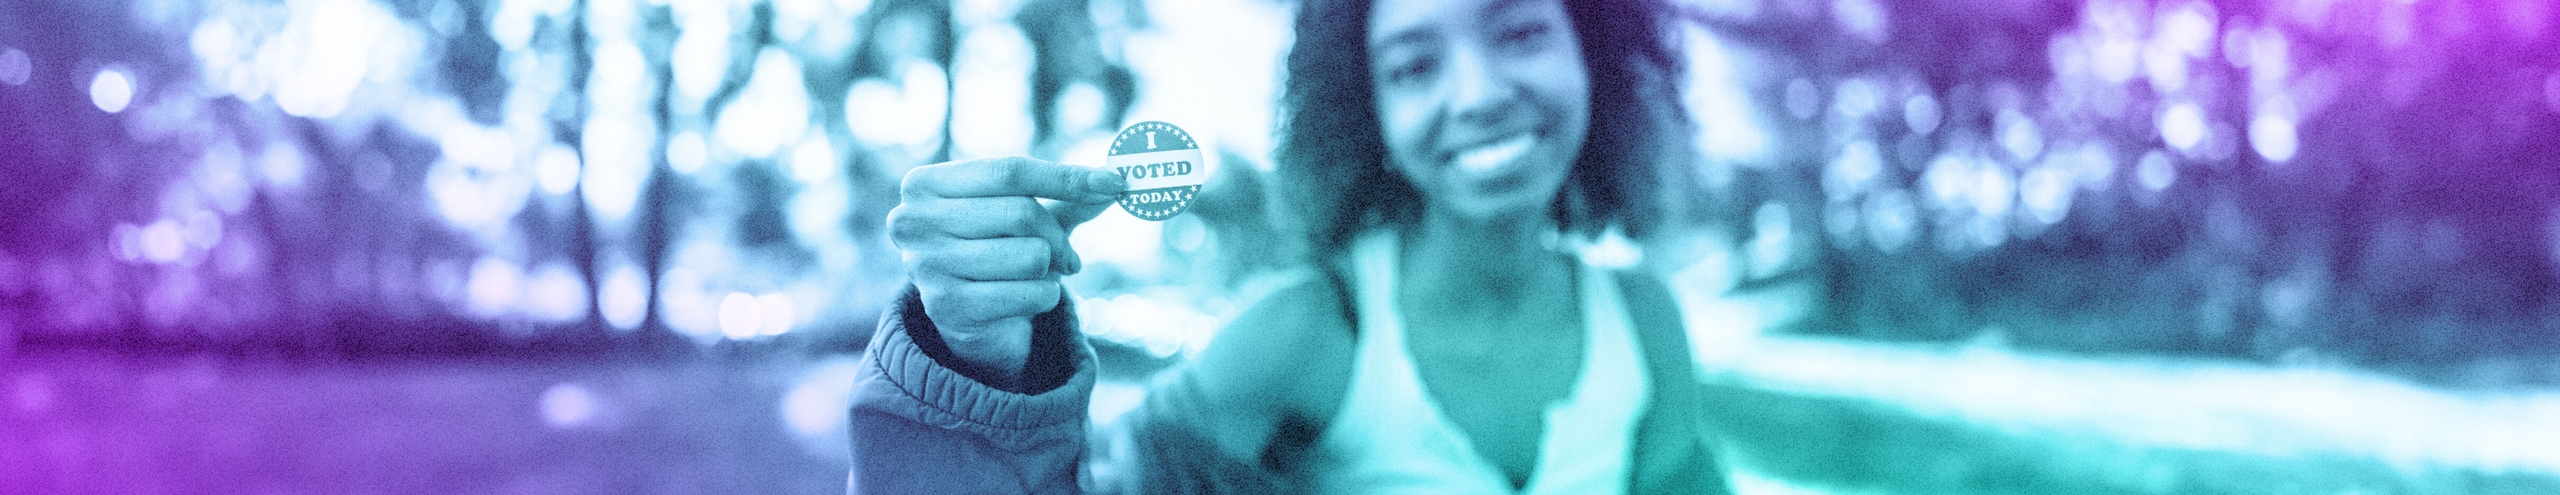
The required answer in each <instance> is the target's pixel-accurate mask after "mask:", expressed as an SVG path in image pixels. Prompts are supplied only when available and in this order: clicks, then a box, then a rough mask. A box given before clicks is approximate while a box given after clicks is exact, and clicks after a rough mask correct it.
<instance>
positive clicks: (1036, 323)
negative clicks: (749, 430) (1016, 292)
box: [846, 288, 1094, 494]
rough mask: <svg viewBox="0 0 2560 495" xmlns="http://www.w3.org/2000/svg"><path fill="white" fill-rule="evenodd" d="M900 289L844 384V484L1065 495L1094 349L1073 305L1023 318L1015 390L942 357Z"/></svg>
mask: <svg viewBox="0 0 2560 495" xmlns="http://www.w3.org/2000/svg"><path fill="white" fill-rule="evenodd" d="M922 306H923V305H922V303H921V301H920V298H919V297H918V296H917V294H916V291H915V290H914V289H912V288H910V289H909V290H908V291H906V293H905V294H904V295H903V296H901V297H900V298H899V302H898V304H897V305H896V306H895V307H893V308H892V309H891V310H890V311H889V314H887V315H886V316H883V317H882V318H881V321H880V327H879V329H878V332H876V333H874V334H873V335H872V337H871V344H870V346H869V348H868V349H867V350H866V351H865V352H864V354H863V358H862V364H861V366H862V371H861V374H860V376H859V377H858V378H857V379H856V380H855V381H854V396H853V410H852V417H851V421H852V423H851V433H852V437H853V438H852V441H853V469H852V473H851V474H850V475H849V476H848V477H847V478H848V479H847V480H846V485H847V486H846V492H847V493H853V494H904V493H955V494H956V493H1004V494H1014V493H1076V492H1078V491H1079V490H1078V486H1077V485H1078V482H1077V471H1078V462H1077V461H1078V460H1079V458H1080V457H1081V456H1082V454H1083V453H1084V448H1085V437H1084V435H1085V418H1086V416H1087V414H1086V411H1087V409H1088V404H1089V402H1090V400H1091V397H1092V392H1093V382H1094V358H1093V352H1092V350H1091V349H1090V348H1089V347H1087V346H1086V344H1085V342H1084V339H1083V337H1081V336H1078V335H1077V334H1076V331H1075V328H1074V326H1073V324H1072V322H1073V321H1075V318H1074V312H1073V311H1074V310H1073V307H1072V305H1070V304H1066V303H1064V302H1061V303H1060V304H1059V305H1058V307H1057V308H1054V309H1051V310H1049V311H1047V312H1044V313H1041V314H1040V315H1038V316H1036V317H1033V318H1031V327H1032V328H1031V333H1032V335H1031V339H1030V341H1031V342H1030V343H1031V345H1030V349H1029V352H1028V354H1029V355H1028V356H1027V358H1028V361H1029V362H1030V363H1031V364H1032V365H1031V366H1026V367H1025V368H1024V369H1023V371H1022V373H1021V377H1020V378H1021V379H1020V380H1019V382H1020V383H1019V385H1020V386H1017V387H997V386H993V385H988V383H994V382H1002V381H1011V380H997V379H994V378H993V377H991V376H989V373H988V372H986V371H983V370H971V368H972V367H971V366H969V365H966V364H962V363H965V362H966V361H964V360H961V359H958V358H955V357H954V356H952V355H951V351H950V348H949V346H948V345H946V344H945V343H944V342H943V339H942V336H941V334H940V332H939V331H938V329H937V328H935V327H934V325H933V321H932V320H931V319H929V318H926V317H925V316H924V314H923V308H922Z"/></svg>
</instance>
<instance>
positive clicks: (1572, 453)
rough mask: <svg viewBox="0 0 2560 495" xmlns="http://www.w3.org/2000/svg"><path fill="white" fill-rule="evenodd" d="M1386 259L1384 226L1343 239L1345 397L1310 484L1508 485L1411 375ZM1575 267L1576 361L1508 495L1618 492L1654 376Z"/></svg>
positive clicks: (1356, 487)
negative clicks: (1353, 320) (1523, 477)
mask: <svg viewBox="0 0 2560 495" xmlns="http://www.w3.org/2000/svg"><path fill="white" fill-rule="evenodd" d="M1396 255H1397V249H1396V241H1395V237H1394V236H1393V235H1392V234H1387V233H1379V234H1372V235H1368V236H1365V237H1363V238H1361V239H1360V240H1359V241H1357V243H1356V244H1355V245H1353V247H1352V257H1353V258H1352V259H1353V263H1354V266H1353V269H1352V271H1353V274H1352V275H1353V279H1354V280H1353V282H1352V285H1353V289H1352V293H1353V301H1354V302H1353V304H1355V305H1357V306H1358V309H1359V318H1360V321H1359V325H1360V327H1359V331H1360V333H1359V337H1358V343H1357V344H1356V346H1357V348H1358V349H1357V350H1356V351H1354V352H1356V353H1357V356H1356V357H1355V358H1354V363H1353V365H1352V370H1351V386H1350V387H1349V388H1350V391H1349V396H1348V397H1347V398H1346V400H1344V401H1343V406H1342V407H1343V408H1342V411H1341V412H1340V413H1339V414H1336V415H1334V417H1333V421H1332V424H1330V425H1328V426H1326V427H1325V431H1324V433H1323V434H1322V436H1320V437H1319V440H1318V441H1319V442H1321V443H1320V444H1319V448H1320V449H1322V453H1323V455H1324V456H1326V457H1329V458H1330V459H1331V460H1332V461H1333V462H1327V463H1326V464H1325V465H1324V466H1323V467H1321V468H1317V469H1316V470H1315V471H1316V473H1315V481H1316V485H1317V486H1318V487H1319V488H1320V489H1321V490H1322V492H1324V493H1340V494H1350V493H1359V494H1491V493H1515V492H1513V491H1512V489H1511V481H1510V478H1509V477H1507V476H1505V475H1504V474H1503V472H1502V469H1501V468H1499V467H1496V466H1494V464H1493V463H1492V462H1490V461H1487V460H1486V459H1485V458H1484V456H1482V455H1479V454H1477V453H1476V451H1475V447H1474V446H1473V445H1472V444H1471V441H1470V440H1469V438H1468V437H1467V435H1466V433H1465V432H1464V431H1462V430H1460V429H1458V427H1457V426H1456V425H1453V424H1451V423H1449V421H1448V419H1447V417H1446V416H1445V415H1443V414H1442V413H1441V411H1440V406H1439V405H1438V404H1436V403H1434V402H1433V401H1432V399H1431V395H1430V394H1429V393H1427V392H1426V391H1424V389H1423V384H1422V379H1421V375H1419V374H1416V373H1415V372H1414V366H1413V360H1412V358H1411V354H1409V353H1407V352H1406V351H1405V343H1404V325H1403V319H1402V317H1401V315H1400V314H1398V313H1397V312H1396V307H1395V291H1394V287H1395V275H1396ZM1575 272H1576V276H1577V277H1579V280H1580V286H1581V291H1580V292H1581V297H1582V309H1583V328H1585V329H1586V330H1588V331H1586V332H1584V338H1585V345H1584V346H1583V347H1582V348H1583V357H1582V369H1581V372H1580V373H1579V376H1578V377H1577V378H1576V379H1575V381H1574V385H1573V391H1572V392H1571V394H1570V395H1568V396H1566V398H1565V399H1564V400H1563V401H1560V402H1556V403H1554V404H1550V405H1548V406H1547V410H1546V431H1545V435H1544V436H1542V437H1540V438H1539V441H1538V464H1537V467H1536V468H1535V470H1534V471H1532V472H1531V474H1530V476H1529V478H1528V482H1527V483H1526V484H1525V485H1523V489H1522V490H1521V491H1519V492H1517V493H1528V494H1606V493H1625V492H1626V491H1627V470H1628V466H1629V465H1631V464H1632V462H1630V459H1629V456H1630V455H1631V454H1630V453H1631V452H1633V449H1632V448H1630V447H1631V446H1632V445H1633V438H1634V436H1635V429H1636V422H1637V419H1638V417H1640V416H1641V415H1642V414H1643V413H1644V406H1645V403H1646V402H1645V401H1646V396H1647V395H1648V394H1650V393H1651V391H1652V384H1650V383H1647V381H1646V376H1645V373H1644V369H1643V362H1644V360H1643V357H1642V356H1641V355H1639V354H1638V352H1639V351H1638V349H1637V347H1636V344H1635V331H1634V327H1633V325H1630V324H1629V323H1628V322H1629V321H1630V320H1629V319H1628V318H1627V312H1626V308H1625V306H1624V305H1623V304H1622V303H1621V299H1620V298H1619V297H1620V296H1619V294H1618V286H1617V284H1614V283H1610V281H1609V279H1608V277H1607V275H1606V274H1605V273H1603V271H1602V270H1598V269H1593V268H1591V267H1587V266H1585V267H1581V269H1578V270H1575Z"/></svg>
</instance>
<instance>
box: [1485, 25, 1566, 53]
mask: <svg viewBox="0 0 2560 495" xmlns="http://www.w3.org/2000/svg"><path fill="white" fill-rule="evenodd" d="M1553 31H1554V29H1553V28H1551V27H1549V26H1547V23H1544V22H1521V23H1514V24H1512V25H1509V26H1504V27H1503V28H1502V29H1501V30H1499V31H1496V32H1495V33H1494V41H1495V42H1496V43H1499V44H1500V45H1501V46H1503V47H1505V48H1509V49H1513V50H1527V49H1533V48H1537V47H1538V43H1539V42H1541V41H1545V40H1546V36H1547V33H1550V32H1553Z"/></svg>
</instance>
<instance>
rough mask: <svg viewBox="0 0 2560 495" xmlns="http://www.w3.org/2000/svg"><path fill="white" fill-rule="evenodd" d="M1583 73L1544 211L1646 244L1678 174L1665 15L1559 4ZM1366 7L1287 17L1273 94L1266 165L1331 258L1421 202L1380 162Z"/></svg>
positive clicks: (1347, 5) (1603, 1)
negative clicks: (1289, 39)
mask: <svg viewBox="0 0 2560 495" xmlns="http://www.w3.org/2000/svg"><path fill="white" fill-rule="evenodd" d="M1563 2H1564V7H1565V12H1566V13H1567V15H1568V16H1569V17H1570V18H1571V22H1572V25H1573V30H1574V33H1575V36H1576V37H1577V38H1578V39H1579V40H1580V41H1581V46H1582V61H1583V68H1584V69H1585V70H1586V71H1587V72H1588V73H1589V74H1590V76H1591V109H1592V112H1591V121H1590V126H1591V127H1590V131H1589V132H1588V133H1586V136H1587V137H1585V138H1584V141H1583V144H1582V149H1581V151H1580V152H1579V153H1578V154H1577V155H1576V156H1575V158H1574V164H1573V169H1572V171H1571V177H1572V178H1571V179H1570V181H1569V182H1568V183H1567V184H1565V186H1564V189H1563V191H1561V192H1560V193H1558V194H1557V196H1556V199H1555V200H1554V202H1553V203H1552V206H1551V207H1550V208H1549V213H1550V214H1551V215H1553V216H1554V218H1555V220H1556V223H1557V225H1559V226H1561V227H1562V228H1563V229H1564V230H1565V231H1566V232H1567V233H1573V234H1583V235H1590V234H1596V233H1598V232H1599V231H1601V230H1602V229H1605V228H1607V227H1609V226H1612V225H1615V226H1618V227H1619V228H1621V229H1623V230H1624V231H1625V232H1626V233H1627V234H1628V235H1629V236H1631V237H1635V238H1637V239H1645V238H1646V237H1648V236H1650V235H1651V234H1652V233H1654V232H1655V231H1656V230H1657V228H1658V227H1660V226H1661V225H1662V224H1663V223H1664V222H1665V219H1664V217H1665V216H1667V215H1668V214H1669V213H1670V212H1671V211H1673V210H1675V209H1673V208H1670V207H1668V206H1667V205H1666V203H1665V200H1666V198H1665V196H1666V195H1665V193H1664V191H1663V187H1664V185H1665V184H1670V183H1673V182H1672V181H1670V180H1668V179H1670V178H1671V177H1674V176H1676V175H1678V174H1676V173H1675V172H1676V171H1677V170H1678V168H1677V167H1676V165H1678V164H1679V163H1680V162H1679V161H1678V160H1680V159H1682V158H1683V157H1685V156H1687V155H1686V154H1685V153H1682V152H1680V151H1679V150H1682V149H1685V148H1681V147H1678V144H1679V143H1680V141H1679V140H1678V138H1679V137H1680V136H1685V135H1687V133H1686V132H1685V131H1686V130H1687V129H1689V126H1690V125H1691V124H1690V123H1689V121H1688V118H1687V114H1686V113H1685V112H1683V111H1681V110H1680V108H1679V105H1680V103H1679V101H1680V99H1679V91H1678V88H1677V86H1676V85H1675V83H1674V81H1677V80H1678V78H1679V76H1680V74H1681V71H1682V70H1683V68H1682V67H1681V66H1680V63H1679V58H1678V57H1676V56H1675V54H1674V53H1673V47H1672V46H1671V45H1670V41H1671V40H1672V38H1671V37H1670V36H1669V32H1670V27H1671V24H1670V23H1671V21H1672V18H1671V16H1670V15H1669V8H1668V7H1665V6H1663V5H1662V4H1661V3H1660V2H1658V1H1656V0H1563ZM1369 10H1370V0H1308V1H1307V2H1306V3H1304V4H1301V6H1300V9H1299V12H1298V17H1297V21H1296V22H1297V26H1296V30H1297V42H1296V46H1295V47H1294V48H1292V49H1291V50H1290V51H1289V55H1288V60H1287V70H1288V72H1287V74H1288V76H1287V81H1286V82H1285V88H1284V89H1283V91H1282V94H1281V101H1280V105H1281V110H1282V115H1281V122H1280V142H1279V149H1278V150H1277V152H1276V153H1275V156H1274V161H1275V163H1274V165H1275V166H1276V167H1277V169H1278V170H1279V172H1280V175H1281V176H1282V179H1281V181H1282V183H1283V184H1284V186H1283V187H1284V188H1285V189H1284V190H1285V191H1287V192H1289V193H1290V197H1295V198H1302V201H1303V203H1302V205H1303V208H1302V210H1301V211H1299V212H1298V213H1299V215H1298V217H1297V218H1295V219H1294V220H1295V221H1297V222H1301V224H1300V225H1297V227H1299V228H1301V229H1303V230H1305V231H1306V234H1307V238H1306V245H1305V246H1304V247H1305V248H1306V250H1307V252H1306V253H1304V254H1305V255H1307V256H1308V257H1310V258H1312V261H1316V262H1326V263H1329V262H1332V261H1334V260H1336V259H1338V258H1340V257H1341V255H1342V254H1343V252H1344V250H1345V249H1347V246H1348V244H1349V243H1350V242H1351V239H1352V238H1353V237H1355V236H1358V235H1359V234H1360V233H1361V232H1363V231H1366V230H1368V229H1371V228H1376V227H1380V226H1389V225H1406V226H1409V225H1412V224H1414V223H1415V222H1417V221H1419V219H1420V218H1421V213H1422V204H1421V203H1420V202H1419V201H1417V200H1413V199H1411V198H1417V197H1419V195H1418V194H1416V193H1417V191H1416V190H1415V188H1414V186H1413V184H1412V183H1411V182H1408V181H1406V180H1405V178H1404V177H1403V176H1402V175H1399V174H1397V173H1395V172H1394V171H1393V170H1391V169H1389V168H1388V166H1387V163H1386V161H1387V154H1386V153H1387V151H1386V142H1385V138H1384V137H1383V136H1382V132H1383V131H1382V130H1381V129H1380V127H1379V123H1378V111H1377V106H1376V104H1375V100H1374V97H1375V95H1374V93H1375V92H1374V87H1373V83H1372V80H1371V78H1370V73H1369V72H1370V70H1369V57H1368V30H1369V22H1368V21H1369V19H1368V18H1369Z"/></svg>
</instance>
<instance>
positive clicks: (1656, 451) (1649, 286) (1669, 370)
mask: <svg viewBox="0 0 2560 495" xmlns="http://www.w3.org/2000/svg"><path fill="white" fill-rule="evenodd" d="M1617 279H1618V289H1619V291H1620V292H1619V293H1620V294H1623V295H1624V297H1623V300H1625V301H1627V312H1628V313H1629V314H1628V317H1629V318H1631V319H1633V320H1634V323H1635V330H1636V341H1637V345H1639V346H1642V347H1643V349H1644V360H1645V367H1646V368H1647V369H1648V370H1649V371H1650V373H1648V374H1647V375H1648V379H1650V380H1652V381H1653V391H1654V392H1653V394H1654V395H1653V404H1652V406H1651V410H1650V411H1648V412H1647V413H1646V418H1645V419H1644V420H1643V423H1642V424H1641V425H1640V426H1638V427H1637V437H1636V447H1635V448H1636V452H1635V459H1634V461H1635V466H1634V469H1631V470H1630V472H1629V473H1628V474H1629V475H1630V476H1632V477H1633V479H1631V480H1629V481H1630V483H1629V484H1628V486H1629V487H1631V488H1632V490H1631V491H1632V492H1633V493H1706V494H1722V493H1731V492H1730V490H1731V489H1732V488H1731V487H1729V486H1727V485H1726V480H1725V479H1724V471H1723V466H1721V465H1720V464H1719V463H1718V462H1716V458H1715V452H1714V451H1713V450H1712V447H1711V446H1710V443H1711V439H1710V438H1709V436H1708V435H1709V433H1710V432H1709V431H1708V428H1707V425H1706V423H1705V422H1704V421H1705V420H1706V417H1705V416H1703V414H1702V411H1703V407H1704V404H1701V403H1699V401H1700V400H1702V399H1703V398H1704V395H1703V394H1704V391H1703V390H1701V389H1700V387H1702V386H1703V385H1702V384H1700V383H1699V382H1698V377H1697V371H1696V370H1697V363H1696V361H1695V360H1694V359H1692V358H1691V357H1690V355H1689V334H1688V331H1687V324H1686V323H1685V322H1683V321H1682V320H1681V318H1680V308H1679V307H1678V306H1677V305H1676V303H1675V302H1674V301H1671V300H1667V299H1665V298H1664V297H1663V296H1665V295H1667V294H1665V293H1664V292H1662V287H1661V286H1660V285H1659V284H1658V283H1657V282H1654V281H1653V280H1652V279H1649V278H1646V277H1644V276H1642V275H1640V274H1639V273H1637V272H1631V271H1620V272H1618V273H1617Z"/></svg>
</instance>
